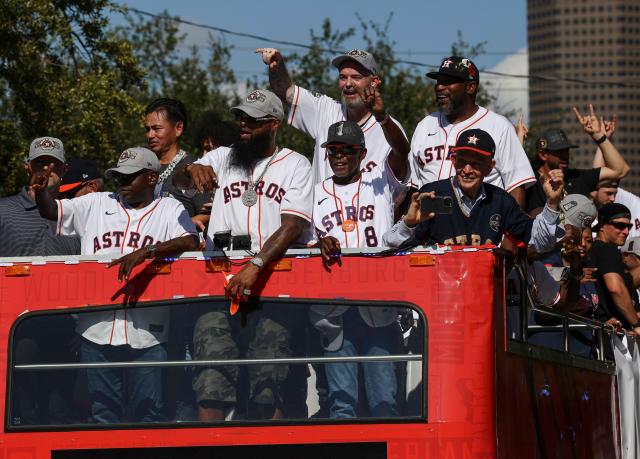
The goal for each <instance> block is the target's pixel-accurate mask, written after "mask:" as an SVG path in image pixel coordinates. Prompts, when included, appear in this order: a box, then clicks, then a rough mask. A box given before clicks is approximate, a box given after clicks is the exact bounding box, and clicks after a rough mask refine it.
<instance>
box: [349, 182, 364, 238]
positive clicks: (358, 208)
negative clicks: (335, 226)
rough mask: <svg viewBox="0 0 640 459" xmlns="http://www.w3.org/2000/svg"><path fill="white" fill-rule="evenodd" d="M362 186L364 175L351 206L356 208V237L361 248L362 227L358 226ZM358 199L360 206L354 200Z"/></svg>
mask: <svg viewBox="0 0 640 459" xmlns="http://www.w3.org/2000/svg"><path fill="white" fill-rule="evenodd" d="M361 184H362V174H361V175H360V180H359V181H358V191H356V194H354V195H353V197H352V198H351V206H352V207H355V208H356V235H357V239H356V240H357V241H358V242H357V243H356V244H357V245H356V247H360V226H359V225H358V219H359V218H360V185H361ZM356 197H357V198H358V204H357V205H356V204H354V202H353V200H354V199H356Z"/></svg>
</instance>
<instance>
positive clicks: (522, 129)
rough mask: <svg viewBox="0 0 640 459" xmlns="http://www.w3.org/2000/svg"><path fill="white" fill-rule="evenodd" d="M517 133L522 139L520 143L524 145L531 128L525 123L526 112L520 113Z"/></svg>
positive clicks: (519, 138)
mask: <svg viewBox="0 0 640 459" xmlns="http://www.w3.org/2000/svg"><path fill="white" fill-rule="evenodd" d="M515 127H516V135H517V136H518V140H519V141H520V145H524V141H525V140H526V139H527V136H528V135H529V128H528V127H527V126H526V125H525V124H524V113H520V116H519V117H518V123H517V124H516V126H515Z"/></svg>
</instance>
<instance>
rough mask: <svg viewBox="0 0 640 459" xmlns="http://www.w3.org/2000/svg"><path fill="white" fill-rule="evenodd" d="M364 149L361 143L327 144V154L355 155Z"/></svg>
mask: <svg viewBox="0 0 640 459" xmlns="http://www.w3.org/2000/svg"><path fill="white" fill-rule="evenodd" d="M360 151H362V147H361V146H359V145H349V144H338V145H327V154H328V155H329V156H336V155H338V154H342V155H346V156H348V155H355V154H357V153H360Z"/></svg>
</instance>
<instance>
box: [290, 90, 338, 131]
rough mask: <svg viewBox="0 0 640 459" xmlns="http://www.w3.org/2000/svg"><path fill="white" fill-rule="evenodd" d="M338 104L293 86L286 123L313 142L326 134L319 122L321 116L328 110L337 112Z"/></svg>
mask: <svg viewBox="0 0 640 459" xmlns="http://www.w3.org/2000/svg"><path fill="white" fill-rule="evenodd" d="M339 107H340V104H339V103H338V102H336V101H335V100H333V99H332V98H330V97H327V96H324V95H321V94H314V93H312V92H311V91H308V90H306V89H304V88H301V87H300V86H294V91H293V102H292V103H291V108H290V109H289V117H288V119H287V121H288V123H289V124H290V125H291V126H293V127H294V128H296V129H299V130H300V131H302V132H304V133H305V134H307V135H308V136H310V137H311V138H313V139H314V140H315V139H316V138H318V136H320V135H325V134H326V132H320V130H321V129H322V130H325V129H327V126H325V125H324V124H323V123H322V122H321V118H322V115H323V114H324V113H326V112H327V111H328V110H337V109H338V110H339Z"/></svg>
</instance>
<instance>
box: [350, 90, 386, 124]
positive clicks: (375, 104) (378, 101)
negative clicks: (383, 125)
mask: <svg viewBox="0 0 640 459" xmlns="http://www.w3.org/2000/svg"><path fill="white" fill-rule="evenodd" d="M357 91H358V94H359V95H360V98H361V99H362V101H363V102H364V104H365V105H366V107H367V109H368V110H369V111H370V112H371V113H373V116H375V118H376V120H377V121H378V122H380V121H384V119H385V118H386V117H387V112H386V110H385V108H384V100H383V99H382V94H380V82H378V81H372V82H371V84H370V85H369V86H367V87H365V88H362V89H357Z"/></svg>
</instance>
